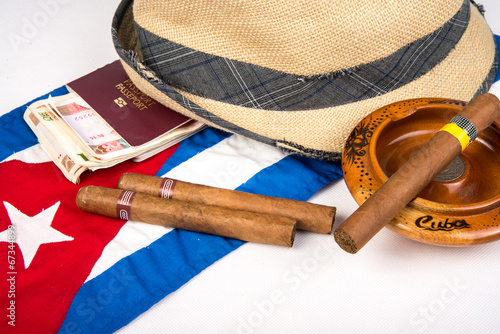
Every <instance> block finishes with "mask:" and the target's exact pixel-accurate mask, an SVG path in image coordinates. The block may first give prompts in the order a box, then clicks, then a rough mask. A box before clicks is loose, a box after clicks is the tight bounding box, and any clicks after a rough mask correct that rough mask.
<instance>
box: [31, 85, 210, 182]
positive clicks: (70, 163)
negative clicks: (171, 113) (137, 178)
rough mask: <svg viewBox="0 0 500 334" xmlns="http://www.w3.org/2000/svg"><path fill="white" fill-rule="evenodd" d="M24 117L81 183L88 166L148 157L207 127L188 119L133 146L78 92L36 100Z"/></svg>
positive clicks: (72, 178) (71, 177) (70, 177)
mask: <svg viewBox="0 0 500 334" xmlns="http://www.w3.org/2000/svg"><path fill="white" fill-rule="evenodd" d="M24 120H25V121H26V123H27V124H28V125H29V126H30V128H31V129H32V130H33V132H34V133H35V135H36V136H37V137H38V140H39V142H40V145H41V147H42V148H43V149H44V150H45V151H46V152H47V154H48V155H49V156H50V158H51V159H52V160H53V161H54V163H55V164H56V165H57V167H58V168H59V169H60V170H61V171H62V173H63V174H64V176H65V177H66V178H67V179H68V180H70V181H71V182H73V183H79V182H80V176H81V175H82V173H83V172H85V171H87V170H90V171H95V170H98V169H101V168H107V167H111V166H114V165H116V164H118V163H120V162H123V161H126V160H129V159H133V160H134V161H142V160H144V159H147V158H149V157H151V156H152V155H154V154H156V153H158V152H160V151H162V150H164V149H166V148H168V147H170V146H172V145H174V144H176V143H178V142H180V141H182V140H183V139H185V138H186V137H188V136H191V135H193V134H194V133H196V132H198V131H200V130H201V129H202V128H203V127H204V125H203V124H202V123H200V122H198V121H195V120H191V119H188V120H186V121H185V122H183V123H182V124H180V125H178V126H176V127H174V128H172V129H169V130H168V131H166V132H165V133H163V134H162V135H160V136H158V137H156V138H154V139H153V140H149V141H147V142H145V143H143V144H141V145H138V146H137V145H136V146H132V145H130V144H129V143H128V142H127V141H126V140H125V139H124V137H122V136H121V135H120V134H119V133H118V132H117V131H115V129H113V127H112V126H111V125H110V124H109V123H108V122H106V120H105V119H104V118H103V117H101V115H99V113H98V112H96V110H94V109H93V108H92V107H91V106H90V105H89V104H87V103H86V102H85V101H84V100H83V99H82V98H81V97H80V96H79V95H78V94H76V93H74V92H69V93H68V94H65V95H62V96H54V97H52V96H49V98H48V99H45V100H40V101H37V102H35V103H33V104H32V105H30V106H29V107H28V108H27V110H26V112H25V114H24Z"/></svg>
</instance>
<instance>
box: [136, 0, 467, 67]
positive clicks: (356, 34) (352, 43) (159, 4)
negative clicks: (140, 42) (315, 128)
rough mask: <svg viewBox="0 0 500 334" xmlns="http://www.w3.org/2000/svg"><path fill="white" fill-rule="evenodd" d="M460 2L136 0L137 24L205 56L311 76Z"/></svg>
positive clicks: (386, 44) (398, 38) (371, 52)
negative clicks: (203, 53)
mask: <svg viewBox="0 0 500 334" xmlns="http://www.w3.org/2000/svg"><path fill="white" fill-rule="evenodd" d="M462 5H463V1H462V0H441V1H420V0H403V1H382V0H374V1H352V0H341V1H329V0H323V1H304V0H274V1H246V0H234V1H233V0H231V1H220V0H197V1H185V0H181V1H162V0H136V1H135V3H134V19H135V21H136V23H137V24H138V25H139V26H141V27H143V28H144V29H146V30H148V31H150V32H154V33H155V34H157V35H158V36H160V37H162V38H165V39H168V40H170V41H173V42H176V43H178V44H181V45H184V46H187V47H189V48H192V49H196V50H199V51H202V52H205V53H208V54H212V55H217V56H220V57H225V58H229V59H233V60H239V61H242V62H248V63H252V64H255V65H260V66H264V67H268V68H272V69H275V70H279V71H283V72H287V73H292V74H297V75H313V74H321V73H328V72H335V71H339V70H342V69H345V68H351V67H354V66H357V65H359V64H364V63H369V62H372V61H375V60H377V59H380V58H383V57H387V56H388V55H390V54H392V53H394V52H396V51H397V50H398V49H400V48H401V47H403V46H405V45H407V44H409V43H411V42H413V41H415V40H417V39H419V38H422V37H424V36H426V35H428V34H430V33H432V32H434V31H435V30H437V29H438V28H440V27H442V26H443V25H444V24H445V23H446V22H447V21H449V20H450V19H451V18H452V17H453V16H454V15H455V14H456V13H457V12H458V10H459V9H460V7H461V6H462Z"/></svg>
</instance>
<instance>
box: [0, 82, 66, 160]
mask: <svg viewBox="0 0 500 334" xmlns="http://www.w3.org/2000/svg"><path fill="white" fill-rule="evenodd" d="M67 93H68V89H67V88H66V86H63V87H60V88H57V89H55V90H53V91H52V92H50V93H49V94H46V95H44V96H40V97H39V98H36V99H34V100H33V101H30V102H28V103H26V104H25V105H23V106H20V107H18V108H16V109H14V110H12V111H11V112H9V113H7V114H5V115H3V116H1V117H0V138H2V141H1V142H0V161H3V160H5V159H6V158H8V157H10V156H11V155H12V154H14V153H16V152H19V151H22V150H25V149H27V148H28V147H31V146H33V145H35V144H38V139H37V138H36V136H35V134H34V133H33V131H31V129H30V127H29V126H28V125H27V124H26V122H25V121H24V119H23V115H24V112H25V111H26V108H27V107H28V106H29V105H30V104H32V103H34V102H36V101H38V100H42V99H46V98H47V97H49V95H52V96H59V95H64V94H67Z"/></svg>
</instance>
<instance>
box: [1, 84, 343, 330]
mask: <svg viewBox="0 0 500 334" xmlns="http://www.w3.org/2000/svg"><path fill="white" fill-rule="evenodd" d="M65 92H66V90H65V88H63V87H62V88H60V89H56V90H54V91H52V92H51V93H50V95H52V96H57V95H61V94H64V93H65ZM48 95H49V94H47V96H48ZM47 96H42V97H40V99H42V98H46V97H47ZM32 102H34V101H31V102H30V103H28V104H26V105H25V106H22V107H19V108H17V109H15V110H13V111H11V112H10V113H7V114H4V115H3V116H1V117H0V138H1V139H0V175H1V180H2V181H1V182H0V249H1V250H0V254H2V256H1V260H0V271H1V272H2V273H4V274H5V275H6V277H2V279H1V280H0V282H1V283H0V293H1V298H0V309H1V310H2V312H4V314H2V321H1V322H0V332H1V333H56V332H60V333H110V332H114V331H116V330H118V329H119V328H121V327H123V326H125V325H126V324H128V323H129V322H130V321H132V320H133V319H134V318H136V317H137V316H139V315H140V314H142V313H143V312H145V311H147V310H148V309H149V308H150V307H151V306H153V305H154V304H155V303H157V302H158V301H160V300H161V299H163V298H165V297H166V296H167V295H168V294H170V293H172V292H173V291H175V290H177V289H178V288H179V287H181V286H182V285H183V284H186V283H188V282H189V280H190V279H192V278H193V277H195V276H196V275H199V274H200V275H203V273H202V271H203V270H204V269H205V268H207V267H208V266H210V265H212V264H213V263H215V262H216V261H218V260H219V259H221V258H222V257H224V256H225V255H227V254H228V253H230V252H232V251H233V250H235V249H237V248H238V247H239V246H241V245H242V244H243V243H244V242H242V241H239V240H234V239H230V238H222V237H217V236H213V235H207V234H201V233H195V232H189V231H184V230H178V229H169V228H165V227H160V226H154V225H149V224H144V223H138V222H133V221H128V222H124V221H121V220H117V219H112V218H107V217H103V216H99V215H94V214H90V213H86V212H83V211H81V210H80V209H79V208H78V207H77V206H76V203H75V198H76V193H77V192H78V190H79V189H80V188H81V187H82V186H85V185H99V186H105V187H112V188H115V187H116V185H117V183H118V179H119V177H120V176H121V175H122V174H123V173H125V172H133V173H141V174H147V175H158V176H168V177H171V178H176V179H179V180H183V181H188V182H193V183H200V184H206V185H211V186H216V187H221V188H230V189H237V190H242V191H246V192H252V193H259V194H265V195H270V196H279V197H284V198H291V199H296V200H303V201H305V200H308V199H309V198H310V197H311V196H312V195H313V194H315V193H316V192H317V191H318V190H319V189H320V188H322V187H323V186H325V185H326V184H328V183H330V182H332V181H335V180H337V179H339V178H340V177H341V176H342V174H341V170H340V167H339V165H338V164H334V163H328V162H322V161H318V160H312V159H308V158H304V157H299V156H294V155H288V154H286V153H284V152H283V151H281V150H279V149H277V148H274V147H271V146H267V145H264V144H261V143H258V142H256V141H253V140H250V139H247V138H244V137H241V136H238V135H230V134H227V133H224V132H221V131H217V130H214V129H206V130H204V131H202V132H200V133H198V134H196V135H194V136H193V137H191V138H189V139H187V140H185V141H184V142H182V143H181V144H180V145H177V146H175V147H172V148H170V149H167V150H166V151H164V152H162V153H160V154H158V155H156V156H154V157H152V158H150V159H148V160H146V161H144V162H141V163H134V162H124V163H122V164H119V165H117V166H114V167H112V168H108V169H103V170H99V171H96V172H93V173H90V174H84V175H82V178H81V179H82V183H81V184H79V185H75V184H72V183H71V182H69V181H67V180H66V179H65V178H64V176H63V175H62V174H61V172H60V171H59V169H58V168H57V167H56V166H55V165H54V164H53V163H52V162H51V161H50V158H49V157H48V155H47V154H46V153H45V152H44V151H43V150H42V148H41V147H40V145H39V144H38V142H37V138H36V137H35V135H34V134H33V133H32V132H31V130H30V129H29V127H28V126H27V125H26V124H25V122H24V120H23V118H22V115H23V113H24V111H25V110H26V106H27V105H29V104H31V103H32ZM270 247H279V246H270ZM5 316H6V317H5Z"/></svg>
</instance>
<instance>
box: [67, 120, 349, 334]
mask: <svg viewBox="0 0 500 334" xmlns="http://www.w3.org/2000/svg"><path fill="white" fill-rule="evenodd" d="M209 130H210V131H205V133H204V134H203V135H202V137H203V138H202V140H201V141H200V142H199V143H197V144H204V145H203V146H206V143H207V142H206V141H208V140H212V144H214V142H215V143H217V141H220V140H222V139H224V138H226V136H225V135H221V134H220V133H219V131H217V130H211V129H209ZM214 136H215V137H214ZM217 136H219V137H217ZM194 137H196V136H194ZM192 138H193V137H192ZM216 138H218V139H216ZM196 140H197V139H195V138H193V141H196ZM193 141H186V144H185V145H184V146H185V147H184V149H186V150H188V151H191V152H190V153H189V154H186V156H184V155H183V156H182V157H179V158H176V159H179V160H178V161H177V162H179V161H181V162H184V161H186V160H187V159H189V158H187V159H186V157H188V156H190V157H192V156H194V155H196V154H197V152H198V151H199V150H198V149H196V148H190V147H188V143H192V142H193ZM180 150H181V147H179V148H178V150H177V151H176V153H177V152H179V151H180ZM176 153H175V154H176ZM175 154H174V156H175ZM174 156H172V158H174ZM169 160H170V159H169ZM166 165H168V166H167V167H166V168H165V169H164V170H162V171H161V172H160V173H158V174H159V175H163V174H165V173H166V172H167V171H168V170H170V169H171V168H173V167H175V165H174V164H173V163H171V162H170V163H168V162H167V164H166ZM341 176H342V172H341V170H340V167H339V165H338V164H334V163H328V162H322V161H319V160H313V159H309V158H304V157H298V156H287V157H285V158H283V159H281V160H280V161H279V162H277V163H275V164H274V165H271V166H269V167H267V168H265V169H263V170H261V171H260V172H259V173H257V174H256V175H255V176H254V177H252V178H251V179H250V180H248V181H247V182H246V183H244V184H243V185H241V186H240V187H238V188H237V190H243V191H247V192H253V193H260V194H264V195H270V196H281V197H288V198H293V199H298V200H307V199H308V198H309V197H311V196H312V195H313V194H314V193H316V192H317V191H318V190H319V189H321V188H322V187H323V186H324V185H326V184H328V183H330V182H332V181H334V180H337V179H339V178H340V177H341ZM242 244H244V242H243V241H239V240H235V239H230V238H222V237H217V236H212V235H207V234H202V233H196V232H189V231H184V230H179V229H174V230H172V231H171V232H170V233H167V234H165V235H164V236H162V237H161V238H160V239H158V240H156V241H155V242H153V243H151V244H150V245H149V246H147V247H145V248H143V249H141V250H140V251H137V252H135V253H133V254H132V255H130V256H128V257H126V258H123V259H121V260H120V261H118V262H117V263H116V264H115V265H113V266H112V267H111V268H110V269H108V270H107V271H105V272H104V273H102V274H101V275H99V276H97V277H95V278H93V279H92V280H90V281H88V282H87V283H85V284H84V285H83V286H82V288H81V289H80V290H79V291H78V293H77V295H76V296H75V298H74V300H73V303H72V305H71V307H70V309H69V311H68V313H67V315H66V319H65V321H64V324H63V326H62V327H61V329H60V332H61V333H64V332H66V331H67V330H68V329H72V330H74V329H79V330H80V331H81V332H84V333H86V332H99V333H102V332H113V331H116V330H118V329H119V328H121V327H122V326H124V325H126V324H127V323H128V322H130V321H131V320H133V319H134V318H136V317H137V316H138V315H140V314H142V313H143V312H145V311H147V310H148V309H149V308H150V307H151V306H153V305H154V304H155V303H157V302H158V301H160V300H161V299H162V298H164V297H165V296H166V295H168V294H169V293H171V292H173V291H175V290H177V289H178V288H179V287H181V286H182V285H183V284H185V283H187V282H188V281H189V280H190V279H191V278H193V277H194V276H196V275H197V274H199V273H200V272H201V271H203V270H204V269H205V268H207V267H208V266H209V265H211V264H213V263H214V262H215V261H217V260H219V259H220V258H222V257H223V256H225V255H226V254H228V253H230V252H231V251H233V250H235V249H237V248H238V247H239V246H240V245H242ZM120 277H121V278H120ZM120 280H121V281H124V282H123V284H121V285H116V286H115V284H117V283H116V282H117V281H120ZM112 290H114V291H112ZM99 296H101V297H99ZM99 298H101V299H102V302H101V303H100V304H99ZM96 302H97V303H98V304H97V307H96V305H95V303H96ZM92 303H93V304H92Z"/></svg>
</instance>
